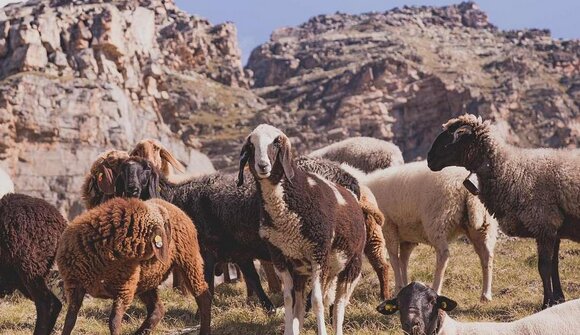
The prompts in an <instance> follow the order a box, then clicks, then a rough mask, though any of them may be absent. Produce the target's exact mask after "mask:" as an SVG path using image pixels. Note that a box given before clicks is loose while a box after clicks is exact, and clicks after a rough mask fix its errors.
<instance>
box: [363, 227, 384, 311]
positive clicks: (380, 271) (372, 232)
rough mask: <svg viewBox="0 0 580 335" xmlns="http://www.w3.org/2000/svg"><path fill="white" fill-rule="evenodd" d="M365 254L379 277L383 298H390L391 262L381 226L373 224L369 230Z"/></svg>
mask: <svg viewBox="0 0 580 335" xmlns="http://www.w3.org/2000/svg"><path fill="white" fill-rule="evenodd" d="M364 252H365V255H366V256H367V258H368V260H369V263H371V265H372V267H373V269H374V270H375V272H376V274H377V277H378V278H379V288H380V292H381V293H380V294H381V299H383V300H386V299H388V298H389V263H388V262H387V257H386V255H385V238H384V237H383V232H382V230H381V226H379V225H373V226H372V227H371V228H370V229H368V232H367V243H366V244H365V250H364Z"/></svg>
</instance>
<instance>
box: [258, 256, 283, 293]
mask: <svg viewBox="0 0 580 335" xmlns="http://www.w3.org/2000/svg"><path fill="white" fill-rule="evenodd" d="M260 262H261V263H262V269H264V273H266V279H267V280H268V291H270V293H280V292H282V285H281V283H280V278H278V276H277V275H276V271H274V265H272V263H271V262H267V261H260Z"/></svg>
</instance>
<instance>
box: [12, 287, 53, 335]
mask: <svg viewBox="0 0 580 335" xmlns="http://www.w3.org/2000/svg"><path fill="white" fill-rule="evenodd" d="M21 278H22V277H21ZM25 288H26V291H28V294H29V295H30V297H31V298H32V300H33V301H34V305H35V306H36V324H35V326H34V335H48V334H50V333H51V332H52V329H53V328H54V324H55V323H56V319H57V318H58V313H59V312H60V309H61V308H62V304H61V302H60V300H58V298H57V297H56V296H55V295H54V294H53V293H52V292H51V291H50V289H49V288H48V286H47V285H46V282H45V281H44V278H42V277H37V278H35V279H33V280H31V281H29V282H28V283H25Z"/></svg>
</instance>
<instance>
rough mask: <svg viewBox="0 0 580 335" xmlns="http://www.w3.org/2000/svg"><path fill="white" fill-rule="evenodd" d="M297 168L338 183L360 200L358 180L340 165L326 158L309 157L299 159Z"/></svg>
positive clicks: (296, 161)
mask: <svg viewBox="0 0 580 335" xmlns="http://www.w3.org/2000/svg"><path fill="white" fill-rule="evenodd" d="M295 163H296V166H298V167H299V168H300V169H301V170H302V171H305V172H310V173H316V174H317V175H320V176H321V177H323V178H325V179H328V180H330V181H332V182H333V183H337V184H339V185H341V186H342V187H344V188H346V189H348V190H350V191H351V192H353V193H354V194H355V195H356V197H357V199H359V198H360V195H361V194H360V186H359V183H358V180H357V179H356V178H355V177H353V176H352V175H350V174H349V173H348V172H346V171H345V170H343V169H341V168H340V165H339V164H338V163H335V162H333V161H331V160H328V159H324V158H312V157H307V156H302V157H298V158H297V159H296V160H295Z"/></svg>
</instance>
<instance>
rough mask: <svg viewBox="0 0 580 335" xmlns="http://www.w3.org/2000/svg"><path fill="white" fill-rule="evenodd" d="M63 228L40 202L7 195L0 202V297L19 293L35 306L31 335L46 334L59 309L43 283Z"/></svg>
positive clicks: (60, 219)
mask: <svg viewBox="0 0 580 335" xmlns="http://www.w3.org/2000/svg"><path fill="white" fill-rule="evenodd" d="M65 227H66V220H65V219H64V218H63V216H62V215H61V214H60V213H59V211H58V210H57V209H56V208H54V206H52V205H50V204H49V203H47V202H46V201H44V200H42V199H37V198H32V197H29V196H27V195H23V194H14V193H10V194H7V195H5V196H4V197H2V199H0V296H1V295H4V294H6V293H10V292H12V291H14V290H19V291H20V292H22V294H24V296H26V297H27V298H28V299H30V300H32V301H34V304H35V306H36V324H35V326H34V334H35V335H41V334H50V332H51V331H52V329H53V328H54V324H55V322H56V318H57V317H58V313H59V312H60V309H61V307H62V305H61V303H60V301H59V300H58V298H57V297H56V296H55V295H54V294H53V293H52V292H51V291H50V289H49V288H48V286H47V282H46V279H47V277H48V275H49V272H50V268H51V267H52V265H53V263H54V258H55V255H56V249H57V242H58V238H59V237H60V235H61V233H62V231H63V230H64V229H65Z"/></svg>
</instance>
